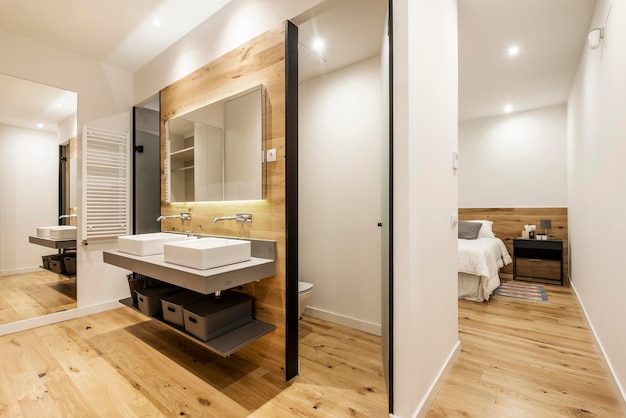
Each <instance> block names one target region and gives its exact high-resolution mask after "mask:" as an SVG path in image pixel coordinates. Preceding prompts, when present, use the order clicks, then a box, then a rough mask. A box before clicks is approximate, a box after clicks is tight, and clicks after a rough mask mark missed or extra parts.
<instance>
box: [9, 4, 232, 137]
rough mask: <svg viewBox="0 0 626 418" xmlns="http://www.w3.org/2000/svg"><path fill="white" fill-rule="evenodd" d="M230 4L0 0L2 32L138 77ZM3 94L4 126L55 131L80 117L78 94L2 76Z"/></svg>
mask: <svg viewBox="0 0 626 418" xmlns="http://www.w3.org/2000/svg"><path fill="white" fill-rule="evenodd" d="M230 1H231V0H211V1H208V0H184V2H181V1H180V0H130V1H129V0H102V1H94V0H89V1H85V0H45V1H31V0H28V1H15V0H0V29H1V30H5V31H9V32H14V33H18V34H20V35H22V36H25V37H28V38H31V39H34V40H36V41H39V42H43V43H46V44H48V45H51V46H54V47H57V48H59V49H63V50H65V51H69V52H73V53H75V54H77V55H80V56H83V57H87V58H90V59H92V60H94V61H97V62H102V63H104V64H108V65H111V66H114V67H117V68H121V69H123V70H126V71H129V72H134V71H136V70H138V69H139V68H141V67H143V66H144V65H146V64H147V63H148V62H150V61H151V60H152V59H153V58H154V57H156V56H157V55H158V54H160V53H161V52H162V51H163V50H165V49H166V48H168V47H169V46H171V45H172V44H173V43H175V42H176V41H177V40H179V39H180V38H182V37H183V36H184V35H185V34H187V33H189V32H190V31H191V30H193V29H194V28H195V27H196V26H198V25H199V24H200V23H202V22H203V21H205V20H206V19H208V18H209V17H210V16H211V15H212V14H214V13H215V12H217V11H218V10H219V9H221V8H222V7H223V6H225V5H226V4H227V3H229V2H230ZM183 4H184V7H182V5H183ZM155 17H158V18H160V21H161V24H160V26H158V27H157V26H154V25H153V24H152V22H151V21H152V19H153V18H155ZM0 92H2V93H1V94H0V123H5V124H10V125H15V126H22V127H27V128H33V129H36V125H37V124H38V123H43V124H44V128H43V129H44V130H46V131H56V124H57V123H58V122H60V121H62V120H64V119H65V118H66V117H67V116H68V115H70V114H72V113H75V112H76V94H75V93H72V92H64V91H63V90H59V89H56V88H54V87H49V86H45V85H41V84H37V83H32V82H28V81H25V80H19V79H15V78H13V77H6V76H2V75H0ZM72 98H73V99H72ZM60 102H63V105H62V106H58V103H60ZM71 103H73V105H72V104H71Z"/></svg>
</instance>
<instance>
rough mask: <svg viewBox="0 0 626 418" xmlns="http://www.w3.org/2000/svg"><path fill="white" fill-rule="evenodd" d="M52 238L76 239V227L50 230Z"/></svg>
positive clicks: (58, 227)
mask: <svg viewBox="0 0 626 418" xmlns="http://www.w3.org/2000/svg"><path fill="white" fill-rule="evenodd" d="M50 238H54V239H76V227H75V226H72V225H59V226H53V227H51V228H50Z"/></svg>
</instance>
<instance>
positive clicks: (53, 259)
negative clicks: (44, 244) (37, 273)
mask: <svg viewBox="0 0 626 418" xmlns="http://www.w3.org/2000/svg"><path fill="white" fill-rule="evenodd" d="M47 257H48V268H49V269H50V270H51V271H53V272H55V273H56V274H65V261H64V260H63V258H64V257H65V256H64V255H63V254H55V255H49V256H47Z"/></svg>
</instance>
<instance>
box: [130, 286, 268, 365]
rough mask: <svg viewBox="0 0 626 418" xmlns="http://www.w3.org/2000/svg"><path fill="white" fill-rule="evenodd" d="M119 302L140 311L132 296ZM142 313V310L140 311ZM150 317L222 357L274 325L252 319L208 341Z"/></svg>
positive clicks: (243, 345) (155, 317)
mask: <svg viewBox="0 0 626 418" xmlns="http://www.w3.org/2000/svg"><path fill="white" fill-rule="evenodd" d="M120 303H122V304H123V305H126V306H128V307H129V308H132V309H134V310H136V311H137V312H141V311H140V310H139V309H138V308H137V306H135V305H134V304H133V299H132V298H126V299H122V300H120ZM142 313H143V312H142ZM151 318H152V319H154V320H156V321H159V322H161V323H163V324H164V325H167V326H168V327H169V328H170V329H172V330H173V331H176V332H177V333H178V334H180V335H182V336H183V337H186V338H188V339H189V340H191V341H193V342H195V343H196V344H199V345H200V346H202V347H204V348H207V349H209V350H211V351H212V352H214V353H216V354H219V355H220V356H222V357H228V356H230V355H231V354H233V353H234V352H235V351H237V350H239V349H241V348H243V347H245V346H246V345H248V344H250V343H251V342H253V341H255V340H258V339H259V338H261V337H262V336H264V335H265V334H267V333H269V332H271V331H273V330H274V329H275V328H276V327H275V326H274V325H270V324H267V323H265V322H262V321H257V320H256V319H253V320H252V322H249V323H247V324H246V325H243V326H241V327H239V328H236V329H234V330H232V331H230V332H227V333H226V334H224V335H220V336H219V337H217V338H214V339H212V340H209V341H201V340H199V339H198V338H196V337H195V336H193V335H191V334H190V333H188V332H187V331H185V329H184V328H182V327H179V326H176V325H173V324H170V323H169V322H166V321H165V320H163V317H159V316H153V317H151Z"/></svg>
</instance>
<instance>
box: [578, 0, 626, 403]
mask: <svg viewBox="0 0 626 418" xmlns="http://www.w3.org/2000/svg"><path fill="white" fill-rule="evenodd" d="M609 7H612V9H611V11H610V16H609V18H608V20H606V19H607V14H608V11H609ZM605 20H606V23H605ZM604 25H605V39H604V41H603V43H602V46H601V47H600V48H598V49H596V50H590V49H587V48H585V50H584V53H583V56H582V58H581V61H580V64H579V67H578V73H577V76H576V80H575V82H574V85H573V87H572V90H571V93H570V97H569V102H568V154H569V155H568V163H569V179H568V183H569V184H568V196H569V199H568V200H569V202H568V205H569V223H570V225H569V234H570V235H569V242H570V245H571V249H570V254H571V259H572V262H571V275H570V280H571V281H572V285H573V287H574V289H575V291H576V293H577V295H578V297H579V299H580V302H581V304H582V306H583V309H584V311H585V313H586V315H587V318H588V320H589V322H590V323H591V326H592V328H593V331H594V333H595V335H596V337H597V340H598V341H599V343H600V345H601V349H602V351H603V353H604V354H605V356H606V358H607V360H608V362H609V364H610V367H611V370H612V373H613V376H614V377H615V379H616V380H617V382H618V385H619V386H620V388H619V390H620V391H621V396H622V407H623V408H624V411H625V412H626V401H625V399H626V392H625V385H626V356H625V355H624V353H626V328H625V327H624V323H623V319H624V318H626V303H624V295H626V280H624V268H623V265H622V264H621V263H620V260H621V258H622V257H623V249H624V235H625V232H626V217H625V216H624V208H625V207H626V193H624V187H625V186H624V185H625V183H626V164H625V163H624V155H626V141H625V138H626V118H625V117H624V110H625V109H626V79H625V78H624V74H626V2H623V1H609V0H598V3H597V5H596V10H595V14H594V17H593V19H592V21H591V25H590V28H594V27H599V26H604Z"/></svg>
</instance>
